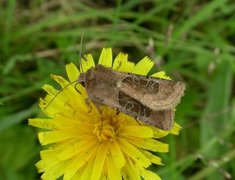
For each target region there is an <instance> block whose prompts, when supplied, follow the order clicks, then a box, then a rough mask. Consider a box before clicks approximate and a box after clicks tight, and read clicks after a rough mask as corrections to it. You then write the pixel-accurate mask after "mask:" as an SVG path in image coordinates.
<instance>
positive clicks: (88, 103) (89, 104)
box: [85, 98, 92, 113]
mask: <svg viewBox="0 0 235 180" xmlns="http://www.w3.org/2000/svg"><path fill="white" fill-rule="evenodd" d="M90 102H91V101H90V99H89V98H86V99H85V103H86V104H87V106H88V107H89V110H88V113H90V112H91V111H92V106H91V103H90Z"/></svg>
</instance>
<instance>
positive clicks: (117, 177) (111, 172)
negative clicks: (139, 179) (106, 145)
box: [106, 156, 122, 180]
mask: <svg viewBox="0 0 235 180" xmlns="http://www.w3.org/2000/svg"><path fill="white" fill-rule="evenodd" d="M106 167H107V168H108V178H109V179H112V180H121V179H122V177H121V173H120V169H118V168H117V167H116V165H115V163H114V160H113V157H110V156H107V158H106Z"/></svg>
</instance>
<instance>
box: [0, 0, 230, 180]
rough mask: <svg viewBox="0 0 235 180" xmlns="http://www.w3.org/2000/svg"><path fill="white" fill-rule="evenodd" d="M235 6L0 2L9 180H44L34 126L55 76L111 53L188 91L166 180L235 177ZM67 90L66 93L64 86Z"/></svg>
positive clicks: (151, 1)
mask: <svg viewBox="0 0 235 180" xmlns="http://www.w3.org/2000/svg"><path fill="white" fill-rule="evenodd" d="M234 12H235V2H234V1H232V0H230V1H229V0H213V1H209V0H192V1H186V0H185V1H182V0H181V1H180V0H170V1H163V0H143V1H140V0H129V1H127V0H119V1H108V0H96V1H91V0H81V1H78V0H77V1H76V0H67V1H66V0H58V1H57V0H47V1H46V0H33V1H29V0H18V1H16V0H2V1H0V73H1V75H0V179H4V180H8V179H10V180H18V179H20V180H21V179H22V180H25V179H27V180H28V179H29V180H31V179H39V177H40V175H38V174H37V171H36V168H35V166H34V164H35V163H36V162H37V161H38V160H39V151H40V149H41V146H40V145H39V143H38V140H37V130H36V129H35V128H33V127H29V126H28V125H27V119H28V118H29V117H36V116H40V115H41V113H40V110H39V108H38V106H37V103H38V99H39V97H43V96H45V92H43V91H42V89H41V86H42V85H43V84H45V83H50V84H53V85H55V83H54V82H53V81H52V80H51V79H50V74H59V75H63V76H64V75H65V70H64V65H65V64H66V63H69V62H74V63H75V64H77V65H78V64H79V49H80V39H81V35H82V32H84V38H83V52H82V53H83V54H85V53H88V52H91V53H92V54H93V56H94V57H95V58H96V59H97V58H98V56H99V53H100V51H101V48H102V47H112V48H113V50H114V54H117V53H118V52H120V51H123V52H126V53H129V59H130V60H140V59H141V58H143V57H144V56H145V55H148V56H150V57H151V58H152V59H153V60H154V61H155V62H156V69H157V70H164V71H166V72H167V73H168V75H170V76H172V77H173V78H174V79H178V80H182V81H184V82H185V83H186V85H187V91H186V94H185V96H184V97H183V99H182V102H181V104H180V105H179V106H178V107H177V112H176V118H175V120H176V121H177V122H178V123H179V124H180V125H181V126H182V127H183V129H182V131H181V133H180V135H179V136H173V135H170V136H168V137H167V138H165V139H163V141H164V142H167V143H169V144H170V152H169V153H167V154H161V153H159V156H161V157H162V158H163V162H164V164H165V165H164V166H157V167H153V168H154V171H156V172H157V173H158V174H159V175H160V176H161V177H162V178H163V179H176V180H178V179H179V180H180V179H191V180H196V179H234V178H235V143H234V142H235V132H234V131H235V96H234V95H235V83H234V74H235V13H234ZM57 87H58V86H57Z"/></svg>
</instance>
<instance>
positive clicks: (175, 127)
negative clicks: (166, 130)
mask: <svg viewBox="0 0 235 180" xmlns="http://www.w3.org/2000/svg"><path fill="white" fill-rule="evenodd" d="M180 130H181V126H180V125H179V124H177V123H174V125H173V128H172V129H171V130H170V133H171V134H174V135H179V132H180Z"/></svg>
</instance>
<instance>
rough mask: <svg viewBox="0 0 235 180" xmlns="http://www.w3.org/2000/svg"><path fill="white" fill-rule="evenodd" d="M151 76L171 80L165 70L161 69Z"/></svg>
mask: <svg viewBox="0 0 235 180" xmlns="http://www.w3.org/2000/svg"><path fill="white" fill-rule="evenodd" d="M151 76H152V77H157V78H161V79H166V80H171V78H170V77H169V76H167V75H166V73H165V72H164V71H159V72H157V73H154V74H152V75H151Z"/></svg>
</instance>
